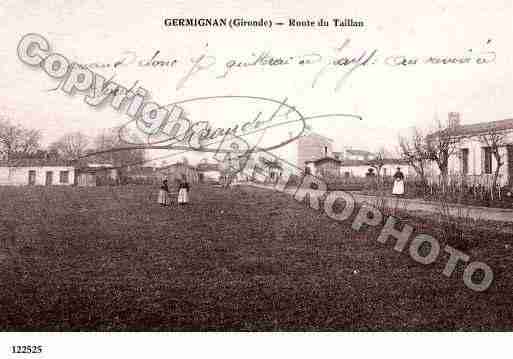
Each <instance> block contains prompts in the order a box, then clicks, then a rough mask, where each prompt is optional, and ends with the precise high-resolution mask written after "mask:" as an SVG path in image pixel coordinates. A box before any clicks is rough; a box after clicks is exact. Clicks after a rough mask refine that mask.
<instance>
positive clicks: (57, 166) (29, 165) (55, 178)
mask: <svg viewBox="0 0 513 359" xmlns="http://www.w3.org/2000/svg"><path fill="white" fill-rule="evenodd" d="M74 183H75V167H74V166H72V165H70V164H69V163H67V162H64V161H58V160H43V159H23V160H16V161H13V162H5V161H4V162H2V163H0V185H3V186H71V185H73V184H74Z"/></svg>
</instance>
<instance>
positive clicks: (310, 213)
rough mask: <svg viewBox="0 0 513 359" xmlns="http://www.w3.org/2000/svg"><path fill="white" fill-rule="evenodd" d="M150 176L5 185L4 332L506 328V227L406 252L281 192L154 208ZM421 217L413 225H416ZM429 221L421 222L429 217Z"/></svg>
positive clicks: (0, 320)
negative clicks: (476, 284)
mask: <svg viewBox="0 0 513 359" xmlns="http://www.w3.org/2000/svg"><path fill="white" fill-rule="evenodd" d="M156 196H157V192H156V190H155V189H154V188H150V187H145V186H124V187H98V188H27V187H24V188H6V187H4V188H0V201H1V202H0V203H1V205H0V216H1V217H0V239H1V241H2V242H1V247H0V248H1V249H0V271H1V272H0V280H1V290H0V329H1V330H50V331H54V330H131V331H139V330H149V331H151V330H166V331H174V330H441V329H445V330H512V329H513V296H512V292H513V261H512V255H513V238H511V237H512V236H511V235H504V234H497V235H494V234H493V233H491V234H490V233H489V235H481V236H480V238H479V243H478V244H477V245H476V246H475V247H474V248H471V249H469V250H468V251H467V253H468V254H469V255H470V256H471V257H472V259H473V260H480V261H484V262H486V263H488V264H489V265H490V266H491V267H492V268H493V270H494V274H495V280H494V283H493V284H492V286H491V287H490V288H489V289H488V290H487V291H486V292H482V293H478V292H473V291H472V290H470V289H468V288H467V287H465V285H464V284H463V281H462V279H461V272H462V268H460V267H458V269H457V271H456V273H454V274H453V276H452V277H451V278H447V277H445V276H443V275H442V269H443V266H444V265H445V263H446V259H447V258H448V255H447V254H444V255H443V260H438V261H437V262H435V263H434V264H433V265H428V266H424V265H421V264H417V263H416V262H414V261H413V260H412V259H411V258H410V257H409V256H408V254H406V253H398V252H396V251H394V250H393V249H392V246H393V243H390V244H386V245H383V244H380V243H379V242H377V241H376V238H377V235H378V231H377V230H373V229H368V230H362V231H360V232H356V231H353V230H352V229H351V228H350V223H338V222H335V221H333V220H331V219H329V218H328V217H326V216H325V215H323V214H322V213H320V212H316V211H314V210H312V209H309V208H306V207H305V206H304V205H303V204H301V203H297V202H295V201H293V200H292V199H291V198H290V197H289V196H287V195H284V194H276V193H274V194H271V192H269V191H266V190H264V189H256V188H246V187H241V188H233V189H221V188H207V187H204V188H195V189H194V191H193V193H192V204H191V205H190V206H188V207H185V208H182V207H178V206H176V204H175V205H174V206H172V207H170V208H162V207H160V206H158V204H157V203H156ZM415 224H416V225H417V226H420V227H422V226H423V225H424V227H425V224H423V223H422V222H418V223H415ZM424 230H429V228H424Z"/></svg>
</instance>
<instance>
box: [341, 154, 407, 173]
mask: <svg viewBox="0 0 513 359" xmlns="http://www.w3.org/2000/svg"><path fill="white" fill-rule="evenodd" d="M372 164H373V162H372V160H370V161H364V160H344V161H341V162H340V175H341V176H342V177H365V176H366V175H367V173H368V172H369V169H372V170H373V172H374V173H376V169H375V168H373V167H372ZM397 167H399V168H401V172H402V173H403V174H404V175H405V176H414V175H415V170H414V169H413V168H412V167H411V166H409V165H408V164H407V163H406V162H405V161H403V160H401V159H394V158H390V159H384V160H383V166H382V167H381V173H380V175H381V176H384V177H386V176H393V175H394V173H395V172H396V170H397Z"/></svg>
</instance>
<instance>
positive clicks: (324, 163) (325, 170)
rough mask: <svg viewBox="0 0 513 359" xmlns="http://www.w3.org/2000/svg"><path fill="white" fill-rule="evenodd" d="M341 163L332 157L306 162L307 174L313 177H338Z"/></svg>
mask: <svg viewBox="0 0 513 359" xmlns="http://www.w3.org/2000/svg"><path fill="white" fill-rule="evenodd" d="M340 164H341V161H340V160H337V159H336V158H333V157H322V158H319V159H316V160H313V161H307V162H306V168H308V172H309V173H310V174H312V175H315V176H321V177H337V176H339V175H340Z"/></svg>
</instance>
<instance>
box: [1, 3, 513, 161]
mask: <svg viewBox="0 0 513 359" xmlns="http://www.w3.org/2000/svg"><path fill="white" fill-rule="evenodd" d="M512 15H513V5H512V3H511V2H509V1H486V2H483V1H479V2H477V1H476V2H469V1H460V0H451V1H441V0H435V1H423V2H420V1H415V2H413V1H389V2H386V3H385V2H383V3H381V2H375V1H363V0H359V1H340V0H339V1H315V2H297V1H283V0H280V1H261V2H254V1H219V0H218V1H215V0H214V1H209V2H205V1H190V0H188V1H170V0H166V1H144V0H143V1H137V2H126V1H109V2H107V1H99V0H71V1H69V0H67V1H63V0H59V1H55V0H54V1H36V0H30V1H29V0H4V1H2V3H1V4H0V20H1V23H2V27H0V38H1V39H2V41H1V45H0V60H1V61H0V116H7V117H9V118H10V119H11V120H12V121H14V122H16V123H20V124H22V125H23V126H26V127H31V128H38V129H41V130H42V131H43V134H44V142H45V144H47V143H50V142H52V141H54V140H56V139H57V138H59V137H60V136H62V135H63V134H65V133H67V132H73V131H82V132H85V133H87V134H90V135H94V134H95V133H98V132H99V131H101V130H102V129H104V128H109V127H114V126H119V125H121V124H123V123H125V122H126V121H127V120H128V118H127V116H126V114H124V113H123V111H116V110H114V109H112V108H111V107H109V106H106V107H103V108H101V109H95V108H92V107H91V106H89V105H87V104H86V103H84V101H83V98H84V94H83V93H79V92H77V93H75V94H74V95H71V96H70V95H67V94H65V93H64V92H62V91H61V90H57V91H49V90H50V89H53V88H55V87H56V86H57V85H59V81H57V80H55V79H52V78H50V77H49V76H48V75H47V74H46V73H45V72H43V71H42V69H41V68H39V67H30V66H28V65H26V64H24V63H22V62H21V61H20V59H19V58H18V57H17V55H16V48H17V45H18V43H19V41H20V39H21V38H22V37H23V36H24V35H25V34H27V33H38V34H41V35H42V36H44V37H45V38H46V39H47V40H48V41H49V43H50V45H51V50H52V51H54V52H58V53H60V54H62V55H64V56H65V57H66V58H68V59H70V60H71V61H76V62H79V63H93V62H102V63H113V62H114V61H116V60H119V59H122V58H125V59H126V58H128V59H130V60H126V61H132V60H133V59H134V57H136V58H137V61H138V60H144V59H149V58H151V57H152V56H153V55H154V54H155V52H156V51H160V52H159V54H158V59H160V60H166V59H168V60H169V59H176V60H177V65H176V66H173V67H168V68H147V67H142V66H135V65H130V66H124V67H122V68H121V67H120V68H117V69H116V70H113V69H98V70H97V72H98V73H100V74H102V75H103V76H105V77H106V78H110V77H112V76H115V81H117V82H119V83H120V84H123V85H125V86H126V87H131V85H132V84H133V83H134V82H135V81H138V83H139V84H140V85H141V86H143V87H144V88H145V89H147V90H148V91H149V92H150V94H151V100H152V101H155V102H157V103H159V104H162V105H164V104H169V103H173V102H176V101H182V100H186V99H191V98H197V97H203V96H226V95H237V96H255V97H265V98H270V99H277V100H283V99H285V98H286V99H287V103H288V104H290V105H291V106H294V108H296V109H297V110H298V111H299V112H300V113H301V114H302V115H303V116H305V117H308V116H317V115H323V114H334V113H349V114H355V115H359V116H361V118H362V119H361V120H354V119H351V118H345V117H325V118H318V119H316V120H311V121H308V122H309V125H310V126H311V127H312V129H313V130H314V131H315V132H318V133H320V134H323V135H325V136H328V137H330V138H332V139H334V143H335V148H336V149H338V148H340V147H342V146H349V147H355V148H362V149H369V150H376V149H378V148H380V147H382V146H385V147H387V148H389V149H390V150H394V149H395V148H396V147H397V136H398V133H407V131H408V130H409V129H410V128H411V127H412V126H420V127H423V128H429V127H430V126H431V125H432V123H433V120H434V119H435V118H439V119H445V118H446V117H447V113H448V112H450V111H455V112H459V113H460V114H461V121H462V123H475V122H483V121H493V120H500V119H504V118H511V117H513V114H512V112H513V111H512V110H513V106H512V105H511V94H512V93H513V91H512V90H513V82H512V79H513V70H512V69H513V50H512V46H511V39H512V35H513V26H512V25H511V19H512ZM179 17H187V18H190V17H202V18H204V17H226V18H243V19H248V20H253V19H254V20H257V19H260V18H264V19H268V20H269V19H270V20H272V21H275V22H276V21H283V22H285V23H286V25H287V22H288V20H289V19H291V18H292V19H299V20H304V19H313V20H314V21H317V20H318V19H320V18H324V19H326V20H328V21H331V19H333V18H340V19H343V18H353V19H355V20H362V21H364V27H363V28H348V27H346V28H343V27H338V28H337V27H333V26H329V27H325V28H323V27H311V28H304V27H303V28H294V27H288V26H286V25H285V26H282V27H277V26H274V27H272V28H270V29H269V28H259V27H250V28H238V29H231V28H176V27H165V26H164V19H165V18H179ZM344 44H345V46H344ZM373 50H376V55H375V57H374V58H373V60H374V61H375V63H374V64H369V65H366V66H358V67H355V69H354V71H352V72H351V73H350V74H349V75H347V76H346V77H345V78H344V80H343V82H342V83H341V85H340V87H339V88H338V89H336V85H337V82H338V80H339V79H341V78H343V77H344V76H345V73H346V72H348V70H349V69H350V67H342V66H341V67H335V66H329V67H326V68H325V69H324V71H323V68H324V67H325V64H326V63H329V61H330V60H331V59H333V58H339V57H341V56H360V55H361V54H362V53H363V52H365V53H366V54H369V53H371V52H372V51H373ZM262 52H268V53H269V54H271V55H272V56H276V57H285V58H286V57H294V58H296V59H297V57H298V56H305V55H311V56H313V55H312V54H315V56H316V58H321V59H322V60H321V62H320V63H316V64H311V65H308V66H301V65H298V64H292V65H287V66H277V67H270V66H260V67H251V68H245V69H234V70H232V71H231V72H230V73H229V74H228V75H227V76H225V77H223V76H222V75H223V73H224V72H225V70H226V63H227V62H228V61H229V60H231V59H237V60H238V61H249V60H251V59H254V58H255V56H257V55H258V54H260V53H262ZM253 54H254V55H253ZM480 54H481V55H482V56H484V57H486V58H487V59H491V58H492V57H493V58H494V60H493V61H490V62H489V63H486V64H476V63H475V62H476V58H477V57H479V56H481V55H480ZM201 55H204V56H206V58H207V59H211V60H212V61H215V63H214V64H213V65H212V66H211V67H210V68H208V69H206V70H204V71H200V72H198V73H196V74H194V75H193V76H191V77H190V78H189V79H188V80H187V81H186V82H185V84H184V85H183V86H177V85H178V84H180V80H181V79H183V78H184V76H185V75H186V74H187V73H188V71H189V70H190V68H191V66H192V62H191V59H193V58H194V59H197V58H198V57H199V56H201ZM430 56H434V57H465V56H469V57H470V58H471V63H470V64H445V65H442V64H426V63H425V59H427V58H429V57H430ZM400 57H404V58H408V59H415V58H416V59H417V64H412V65H407V66H404V65H399V66H393V65H391V63H392V62H393V61H397V59H399V58H400ZM315 79H317V80H316V81H315V85H314V86H313V84H314V80H315ZM216 106H218V108H216V109H215V111H213V110H211V109H210V108H209V107H208V106H207V107H201V106H199V107H197V106H194V107H195V109H192V110H191V111H192V112H195V111H198V112H197V114H196V113H195V114H194V116H199V117H196V118H197V121H205V120H208V121H209V122H210V123H211V124H212V125H213V126H214V127H227V126H231V125H233V124H234V123H240V122H245V121H246V118H247V119H251V118H252V117H253V116H254V112H255V111H257V110H258V109H259V106H260V105H259V104H253V105H251V104H249V105H248V106H247V107H248V109H247V110H245V109H242V110H241V109H238V108H237V109H236V108H235V107H236V106H235V107H234V106H233V104H232V103H230V101H227V102H225V103H224V104H221V105H216ZM219 106H220V107H219ZM223 106H224V107H223ZM266 106H267V105H266ZM243 107H244V106H243ZM268 107H269V106H267V107H266V111H268V110H269V109H268ZM240 111H242V112H240ZM244 111H246V112H244ZM286 132H287V131H285V130H284V129H282V131H267V132H266V134H265V136H266V139H268V140H269V142H270V143H276V141H279V140H280V138H282V137H283V136H286ZM278 137H280V138H278ZM285 152H286V151H285ZM168 153H170V152H169V151H151V153H150V157H162V156H165V155H166V154H168ZM187 156H190V159H191V161H192V162H195V161H197V160H198V159H199V158H201V157H203V156H204V154H193V153H190V154H187ZM170 161H171V162H172V160H170Z"/></svg>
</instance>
